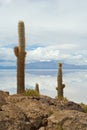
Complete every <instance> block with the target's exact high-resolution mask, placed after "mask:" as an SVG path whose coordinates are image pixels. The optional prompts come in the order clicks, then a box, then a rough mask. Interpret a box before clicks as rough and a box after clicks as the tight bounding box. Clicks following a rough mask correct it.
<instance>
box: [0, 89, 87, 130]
mask: <svg viewBox="0 0 87 130" xmlns="http://www.w3.org/2000/svg"><path fill="white" fill-rule="evenodd" d="M0 108H1V109H0V130H87V114H86V113H84V112H83V109H82V108H81V107H80V105H79V104H76V103H74V102H71V101H62V100H58V99H53V98H50V97H47V96H39V97H29V96H22V95H8V94H7V93H5V92H1V91H0Z"/></svg>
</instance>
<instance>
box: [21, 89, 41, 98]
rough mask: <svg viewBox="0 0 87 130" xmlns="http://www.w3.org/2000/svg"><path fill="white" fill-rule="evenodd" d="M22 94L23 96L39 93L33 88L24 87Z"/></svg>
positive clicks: (37, 94)
mask: <svg viewBox="0 0 87 130" xmlns="http://www.w3.org/2000/svg"><path fill="white" fill-rule="evenodd" d="M23 95H24V96H39V93H38V92H37V91H35V90H33V89H26V90H25V92H24V93H23Z"/></svg>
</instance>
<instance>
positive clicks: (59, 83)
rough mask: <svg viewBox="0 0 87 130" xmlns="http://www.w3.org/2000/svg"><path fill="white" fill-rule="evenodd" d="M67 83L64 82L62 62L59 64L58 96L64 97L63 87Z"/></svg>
mask: <svg viewBox="0 0 87 130" xmlns="http://www.w3.org/2000/svg"><path fill="white" fill-rule="evenodd" d="M64 88H65V84H63V83H62V63H59V64H58V75H57V88H56V90H57V96H58V98H59V99H62V98H63V89H64Z"/></svg>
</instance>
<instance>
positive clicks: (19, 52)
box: [14, 21, 26, 94]
mask: <svg viewBox="0 0 87 130" xmlns="http://www.w3.org/2000/svg"><path fill="white" fill-rule="evenodd" d="M18 41H19V44H18V46H16V47H15V48H14V53H15V56H16V57H17V93H18V94H19V93H22V92H24V90H25V55H26V52H25V28H24V22H23V21H20V22H19V23H18Z"/></svg>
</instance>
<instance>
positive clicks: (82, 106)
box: [80, 103, 87, 113]
mask: <svg viewBox="0 0 87 130" xmlns="http://www.w3.org/2000/svg"><path fill="white" fill-rule="evenodd" d="M80 106H81V108H82V109H83V110H84V112H85V113H87V105H85V104H84V103H81V104H80Z"/></svg>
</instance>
